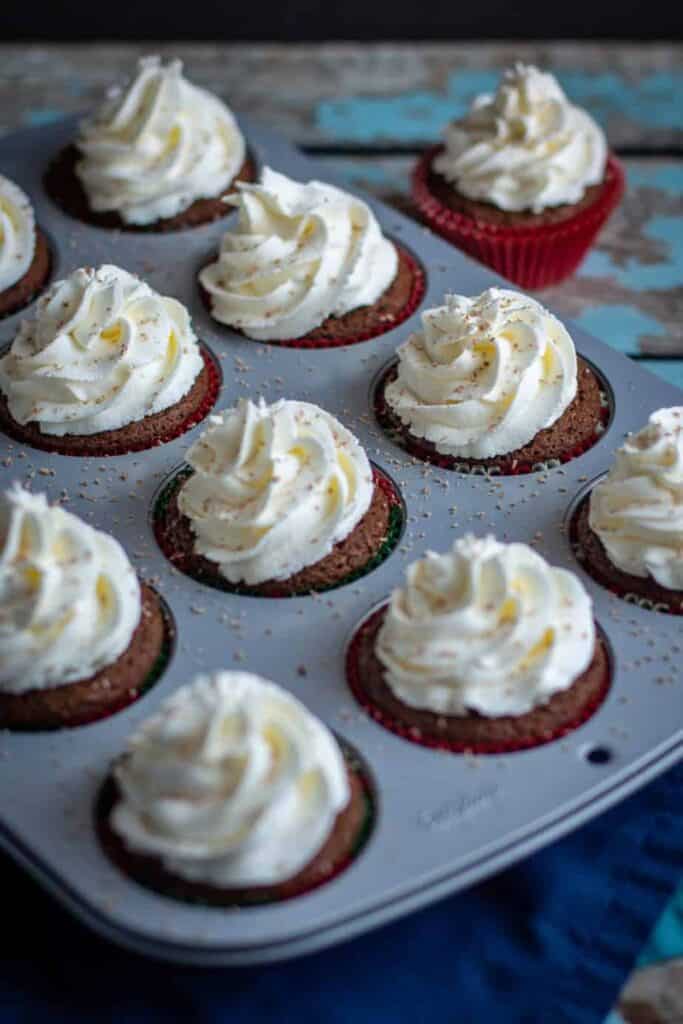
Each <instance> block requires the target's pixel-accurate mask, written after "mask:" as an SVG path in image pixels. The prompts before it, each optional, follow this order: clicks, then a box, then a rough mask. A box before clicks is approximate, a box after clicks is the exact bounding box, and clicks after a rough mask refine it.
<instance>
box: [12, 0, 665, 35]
mask: <svg viewBox="0 0 683 1024" xmlns="http://www.w3.org/2000/svg"><path fill="white" fill-rule="evenodd" d="M682 37H683V4H682V3H681V0H649V2H648V3H644V2H643V0H637V2H636V0H560V2H558V0H546V2H544V3H540V2H538V0H536V2H532V0H526V2H523V0H522V2H515V0H464V2H463V0H427V2H425V0H322V2H320V0H318V2H316V0H293V2H288V0H279V2H278V0H196V2H188V0H165V2H164V0H141V2H139V3H131V2H130V0H128V2H126V0H123V2H121V3H119V4H118V5H117V4H113V3H111V2H108V0H105V2H101V0H74V2H58V0H57V2H56V0H32V2H30V3H21V2H20V0H0V38H2V39H3V40H5V41H7V40H10V39H76V40H88V39H98V38H99V39H149V40H166V39H168V40H175V39H185V40H194V39H196V40H209V41H215V42H217V43H225V42H237V41H240V40H274V41H278V40H281V41H283V42H286V41H297V40H301V41H306V40H318V39H362V40H370V39H388V40H394V39H404V40H425V39H431V40H435V41H439V40H443V41H446V40H455V39H550V38H554V39H583V40H586V39H633V40H638V41H642V40H644V39H660V40H667V39H674V38H675V39H680V38H682Z"/></svg>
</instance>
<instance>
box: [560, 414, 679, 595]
mask: <svg viewBox="0 0 683 1024" xmlns="http://www.w3.org/2000/svg"><path fill="white" fill-rule="evenodd" d="M573 540H574V543H575V545H576V550H577V554H578V556H579V558H580V560H581V562H582V564H583V566H584V568H585V569H586V571H587V572H588V573H590V575H591V576H593V577H594V578H595V579H596V580H597V581H598V582H599V583H601V584H602V585H603V586H605V587H607V588H608V589H609V590H611V591H613V592H614V593H616V594H619V595H620V596H621V597H626V598H627V599H628V600H631V601H634V602H635V603H638V604H641V605H643V606H644V607H651V608H655V609H656V610H658V611H667V612H673V613H675V614H677V615H681V614H683V406H675V407H674V408H671V409H659V410H658V412H654V413H653V414H652V415H651V416H650V419H649V421H648V424H647V426H645V427H644V428H643V429H642V430H640V431H639V432H638V433H637V434H632V435H630V436H629V437H627V439H626V441H625V443H624V444H623V446H622V447H621V448H620V449H619V450H618V451H617V454H616V459H615V462H614V465H613V467H612V469H610V471H609V473H608V474H607V476H606V477H605V478H604V479H603V480H601V481H600V482H599V483H598V484H596V486H595V487H594V488H593V490H592V491H591V493H590V496H589V498H588V499H587V500H586V501H584V502H582V503H581V504H580V505H579V508H578V513H577V516H576V519H575V521H574V524H573Z"/></svg>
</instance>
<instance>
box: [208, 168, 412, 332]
mask: <svg viewBox="0 0 683 1024" xmlns="http://www.w3.org/2000/svg"><path fill="white" fill-rule="evenodd" d="M238 190H239V191H238V194H236V195H233V196H230V197H228V199H227V200H226V202H228V203H232V204H233V205H234V206H236V207H237V208H238V210H239V217H238V221H237V224H236V225H235V227H234V228H231V229H229V230H228V231H227V232H226V233H225V235H224V236H223V241H222V242H221V248H220V252H219V255H218V259H217V260H216V262H215V263H212V264H210V265H209V266H208V267H205V268H204V270H202V272H201V273H200V275H199V278H200V281H201V283H202V285H203V287H204V288H205V289H206V291H207V292H208V294H209V297H210V300H211V310H212V314H213V316H214V318H215V319H216V320H219V321H220V322H221V323H224V324H228V326H230V327H235V328H238V329H239V330H241V331H242V332H243V333H244V334H246V335H247V336H248V337H250V338H255V339H257V340H258V341H269V340H278V339H288V338H300V337H301V336H302V335H304V334H308V332H309V331H312V330H313V329H314V328H315V327H319V326H320V324H322V323H323V322H324V321H325V320H326V319H327V318H328V317H329V316H343V315H344V314H345V313H349V312H350V311H351V310H353V309H357V308H358V307H359V306H368V305H372V303H374V302H376V301H377V299H379V297H380V296H381V295H382V293H383V292H384V291H385V290H386V289H387V288H388V287H389V285H390V284H391V283H392V281H393V280H394V277H395V276H396V272H397V269H398V256H397V253H396V249H395V247H394V245H393V244H392V243H391V242H390V241H389V240H388V239H386V238H385V237H384V236H383V235H382V232H381V229H380V227H379V224H378V223H377V221H376V220H375V217H374V215H373V213H372V211H371V210H370V207H369V206H367V205H366V203H364V202H363V201H362V200H360V199H357V198H356V197H355V196H352V195H349V194H348V193H347V192H342V191H341V189H338V188H333V187H332V185H324V184H322V183H321V182H319V181H310V182H308V183H307V184H302V183H300V182H297V181H292V180H291V179H290V178H287V177H285V175H284V174H278V173H277V172H276V171H272V170H271V169H270V168H269V167H266V168H265V169H264V171H263V175H262V178H261V182H260V184H257V185H252V184H246V183H244V182H239V183H238Z"/></svg>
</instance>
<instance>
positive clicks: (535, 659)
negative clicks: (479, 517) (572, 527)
mask: <svg viewBox="0 0 683 1024" xmlns="http://www.w3.org/2000/svg"><path fill="white" fill-rule="evenodd" d="M347 670H348V679H349V683H350V686H351V688H352V690H353V693H354V695H355V696H356V698H357V700H358V701H359V702H360V703H361V704H362V705H363V707H365V708H366V710H367V711H368V712H369V713H370V714H371V715H372V717H373V718H375V719H376V720H377V721H378V722H379V723H380V724H381V725H383V726H384V727H385V728H388V729H390V730H391V731H393V732H396V733H398V734H399V735H401V736H403V737H404V738H406V739H409V740H412V741H414V742H416V743H422V744H424V745H425V746H430V747H437V748H442V749H445V750H452V751H472V752H476V753H497V752H504V751H511V750H521V749H525V748H528V747H534V746H537V745H539V744H541V743H547V742H549V741H550V740H553V739H556V738H557V737H559V736H562V735H564V734H565V733H567V732H569V731H570V730H571V729H575V728H576V727H577V726H578V725H580V724H581V723H583V722H584V721H586V719H587V718H588V717H590V715H592V714H593V712H594V711H595V710H596V708H597V707H598V706H599V704H600V703H601V702H602V700H603V699H604V697H605V695H606V692H607V689H608V686H609V681H610V666H609V659H608V655H607V651H606V648H605V644H604V642H603V640H602V638H601V636H600V634H599V632H598V631H597V630H596V627H595V625H594V622H593V616H592V605H591V600H590V597H589V596H588V594H587V593H586V591H585V590H584V588H583V586H582V585H581V583H580V582H579V580H578V578H577V577H576V576H574V575H573V573H570V572H567V571H566V570H565V569H557V568H554V567H552V566H550V565H548V563H547V562H546V561H545V560H544V559H543V558H541V556H540V555H538V554H537V553H536V552H535V551H533V550H532V549H531V548H529V547H527V546H526V545H524V544H500V543H498V541H496V540H495V539H494V538H493V537H487V538H483V539H477V538H475V537H473V536H471V535H469V536H466V537H464V538H462V539H460V540H457V541H456V542H455V544H454V545H453V549H452V551H450V552H449V553H448V554H446V555H437V554H434V553H433V552H428V554H427V556H426V557H425V558H424V559H422V560H421V561H419V562H416V563H414V564H413V565H412V566H411V567H410V568H409V569H408V573H407V580H406V584H405V586H404V587H402V588H400V589H398V590H395V591H394V593H393V594H392V597H391V601H390V602H389V604H388V605H385V606H384V607H383V608H381V609H380V610H379V611H378V612H376V613H374V615H372V616H371V617H370V618H369V619H367V620H366V622H365V623H364V624H363V625H362V627H361V629H360V630H359V631H358V633H357V634H356V637H355V638H354V640H353V642H352V644H351V646H350V648H349V653H348V658H347Z"/></svg>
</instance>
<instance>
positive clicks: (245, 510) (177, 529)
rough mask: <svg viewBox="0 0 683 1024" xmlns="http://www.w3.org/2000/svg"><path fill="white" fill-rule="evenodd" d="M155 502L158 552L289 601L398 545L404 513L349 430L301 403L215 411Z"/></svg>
mask: <svg viewBox="0 0 683 1024" xmlns="http://www.w3.org/2000/svg"><path fill="white" fill-rule="evenodd" d="M187 459H188V463H189V466H188V467H186V468H185V469H184V470H182V471H181V472H180V473H178V474H177V475H176V476H175V477H174V478H173V479H172V480H171V481H170V482H169V483H168V484H167V485H166V486H165V487H164V488H163V489H162V492H161V494H160V496H159V498H158V500H157V502H156V505H155V514H154V529H155V535H156V537H157V540H158V542H159V545H160V547H161V548H162V550H163V551H164V553H165V554H166V555H167V557H168V558H169V559H170V560H171V561H172V562H173V564H174V565H175V566H176V567H177V568H178V569H180V570H181V571H182V572H185V573H187V575H189V576H193V577H194V578H196V579H199V580H200V581H201V582H203V583H207V584H209V585H211V586H214V587H218V588H219V589H222V590H229V591H231V592H236V593H242V594H248V595H251V596H260V597H289V596H292V595H295V594H307V593H311V592H313V591H323V590H329V589H331V588H332V587H336V586H340V585H341V584H342V583H348V582H350V581H351V580H352V579H357V578H358V577H359V576H362V575H364V574H365V573H367V572H369V571H370V570H371V569H373V568H375V567H376V566H377V565H378V564H379V563H380V562H381V561H383V560H384V559H385V558H386V557H387V555H388V554H389V552H390V551H391V550H392V549H393V547H394V546H395V545H396V543H397V542H398V539H399V537H400V533H401V530H402V526H403V508H402V503H401V500H400V497H399V496H398V494H397V492H396V490H395V488H394V486H393V484H392V483H391V481H390V480H389V478H388V477H387V476H385V475H384V474H383V473H381V472H380V471H379V470H374V472H373V468H372V466H371V465H370V463H369V461H368V458H367V455H366V454H365V452H364V450H363V448H362V447H361V446H360V444H359V443H358V441H357V440H356V438H355V437H354V436H353V434H351V433H350V431H348V430H347V429H346V428H345V427H344V426H342V424H341V423H339V421H338V420H336V419H335V418H334V417H333V416H331V415H330V414H329V413H327V412H325V411H324V410H322V409H319V408H318V407H317V406H315V405H312V404H310V403H308V402H294V401H287V400H285V399H281V400H280V401H278V402H275V403H274V404H273V405H270V406H269V405H266V403H265V402H264V401H263V399H261V400H260V402H259V403H258V404H254V403H253V402H251V401H250V400H248V399H241V400H240V402H239V403H238V405H237V406H236V407H235V408H234V409H228V410H226V411H225V412H222V413H221V414H219V415H215V416H212V417H211V418H210V421H209V427H208V429H207V430H206V432H205V433H204V434H203V435H202V436H201V437H200V438H199V440H198V441H197V442H196V443H195V444H194V445H193V446H192V447H191V448H190V450H189V452H188V454H187Z"/></svg>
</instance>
